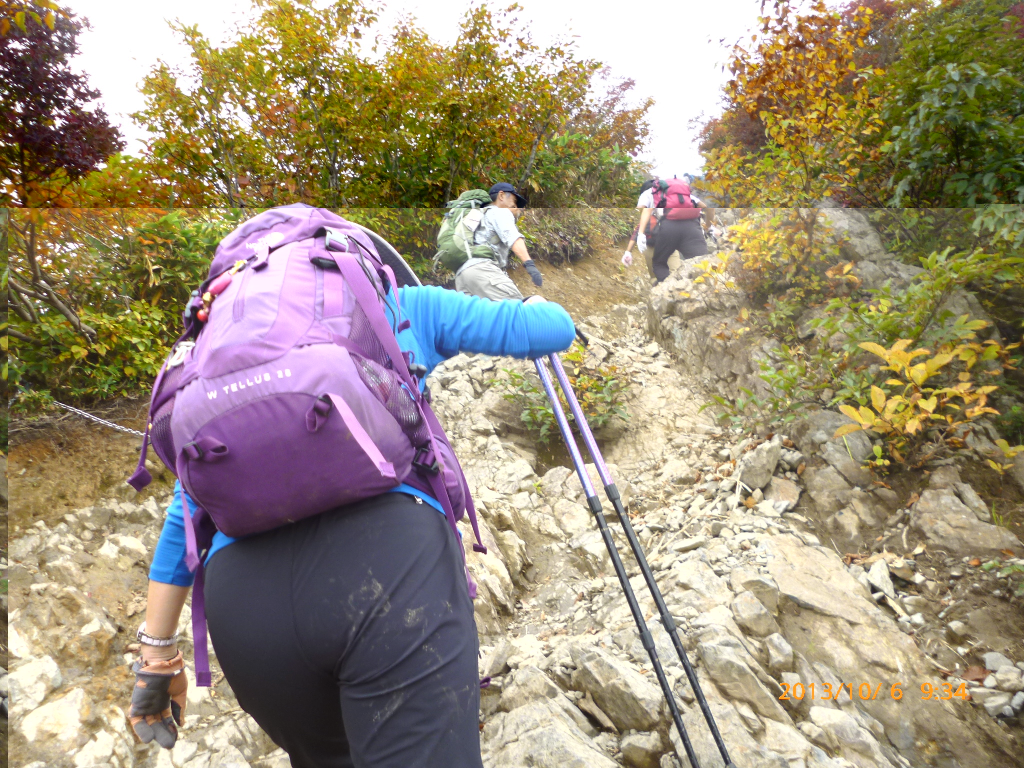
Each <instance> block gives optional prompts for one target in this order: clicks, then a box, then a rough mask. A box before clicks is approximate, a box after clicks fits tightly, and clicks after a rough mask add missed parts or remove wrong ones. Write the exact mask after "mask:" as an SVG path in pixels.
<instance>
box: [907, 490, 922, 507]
mask: <svg viewBox="0 0 1024 768" xmlns="http://www.w3.org/2000/svg"><path fill="white" fill-rule="evenodd" d="M920 498H921V494H919V493H913V494H911V495H910V498H909V499H907V506H908V507H912V506H914V505H915V504H917V500H918V499H920Z"/></svg>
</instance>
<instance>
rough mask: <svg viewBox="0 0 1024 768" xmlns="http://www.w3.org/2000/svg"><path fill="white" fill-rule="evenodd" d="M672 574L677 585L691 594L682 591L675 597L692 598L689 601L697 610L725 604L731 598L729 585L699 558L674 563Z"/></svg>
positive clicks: (681, 598)
mask: <svg viewBox="0 0 1024 768" xmlns="http://www.w3.org/2000/svg"><path fill="white" fill-rule="evenodd" d="M672 575H673V576H674V577H675V580H676V584H677V585H678V586H679V587H681V588H682V589H684V590H688V591H690V592H692V595H690V594H687V593H685V592H684V593H683V594H677V595H676V597H677V598H678V599H680V600H683V599H687V598H692V599H690V600H689V602H691V604H693V605H694V606H695V607H697V608H698V610H705V611H706V610H710V609H711V608H714V607H715V606H716V605H726V604H727V603H729V602H730V601H731V600H732V592H731V591H730V590H729V587H727V586H726V584H725V582H724V581H722V579H721V578H720V577H718V576H716V575H715V572H714V571H712V570H711V568H709V567H708V566H707V565H706V564H705V563H703V562H702V561H700V560H687V561H682V562H678V563H676V565H675V567H674V568H673V569H672Z"/></svg>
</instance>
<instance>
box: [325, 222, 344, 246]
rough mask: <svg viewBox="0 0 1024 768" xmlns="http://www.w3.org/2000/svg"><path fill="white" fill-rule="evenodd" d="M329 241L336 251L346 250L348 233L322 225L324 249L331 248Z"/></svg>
mask: <svg viewBox="0 0 1024 768" xmlns="http://www.w3.org/2000/svg"><path fill="white" fill-rule="evenodd" d="M331 243H334V245H335V246H336V247H335V248H334V250H336V251H348V235H346V234H345V233H344V232H339V231H338V230H336V229H331V228H330V227H324V250H328V251H329V250H331Z"/></svg>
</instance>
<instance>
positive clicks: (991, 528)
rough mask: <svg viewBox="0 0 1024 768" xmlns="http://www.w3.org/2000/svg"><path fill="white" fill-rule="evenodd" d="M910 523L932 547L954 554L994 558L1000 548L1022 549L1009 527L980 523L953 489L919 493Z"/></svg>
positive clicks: (1017, 550)
mask: <svg viewBox="0 0 1024 768" xmlns="http://www.w3.org/2000/svg"><path fill="white" fill-rule="evenodd" d="M910 524H911V526H912V527H913V529H914V530H915V531H918V532H919V533H920V534H921V535H923V536H924V537H925V540H926V541H927V542H928V543H929V544H930V545H931V546H933V547H938V548H940V549H944V550H946V551H948V552H951V553H953V554H956V555H978V556H979V557H995V556H999V555H1000V550H1003V549H1009V550H1012V551H1014V552H1021V551H1022V550H1024V547H1022V546H1021V543H1020V540H1019V539H1018V538H1017V537H1016V536H1014V535H1013V534H1012V533H1010V531H1009V530H1007V529H1006V528H1001V527H1000V526H997V525H990V524H988V523H983V522H981V521H980V520H978V518H977V516H976V515H975V514H974V512H972V511H971V510H970V509H968V508H967V507H966V506H964V504H963V503H962V502H961V501H960V499H958V498H957V496H956V494H955V493H953V491H951V490H949V489H945V488H944V489H940V490H931V489H929V490H926V491H924V492H923V493H922V494H921V498H920V499H918V501H917V503H916V504H914V506H913V508H912V516H911V522H910Z"/></svg>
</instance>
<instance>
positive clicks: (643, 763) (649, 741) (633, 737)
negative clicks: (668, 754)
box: [619, 733, 665, 768]
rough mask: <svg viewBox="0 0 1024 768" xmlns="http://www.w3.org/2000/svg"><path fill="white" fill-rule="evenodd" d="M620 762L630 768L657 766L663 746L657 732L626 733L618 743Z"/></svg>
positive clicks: (652, 767) (651, 767)
mask: <svg viewBox="0 0 1024 768" xmlns="http://www.w3.org/2000/svg"><path fill="white" fill-rule="evenodd" d="M619 749H620V750H622V762H624V763H625V764H626V765H628V766H630V768H658V764H659V762H660V761H661V755H662V753H663V752H664V751H665V747H664V746H663V744H662V741H661V735H660V734H658V733H627V734H626V735H625V736H623V737H622V741H621V742H620V743H619Z"/></svg>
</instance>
